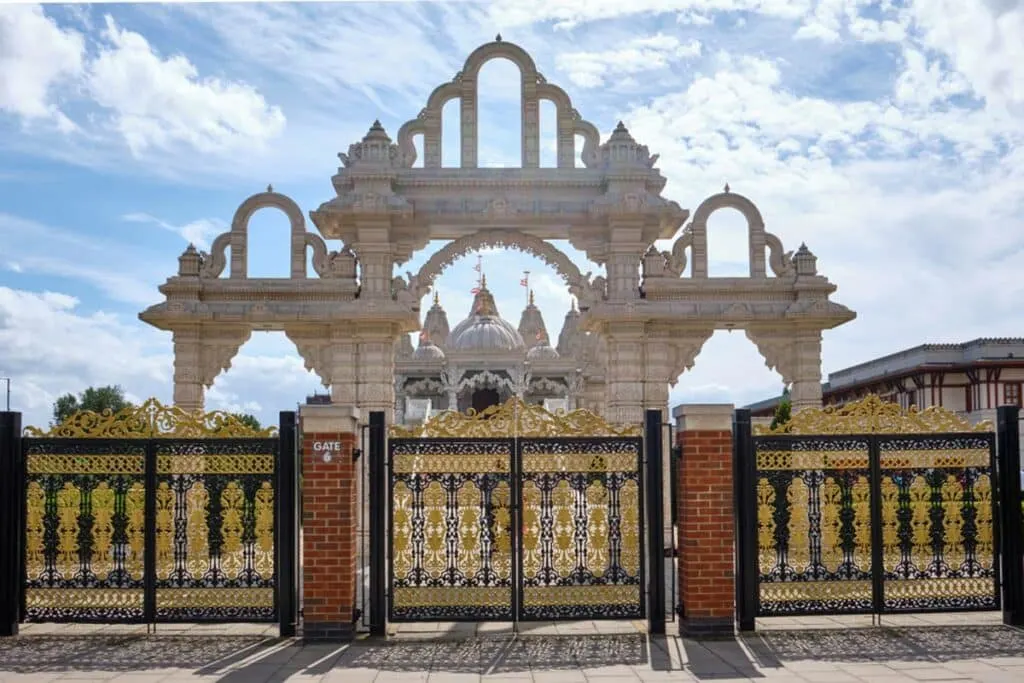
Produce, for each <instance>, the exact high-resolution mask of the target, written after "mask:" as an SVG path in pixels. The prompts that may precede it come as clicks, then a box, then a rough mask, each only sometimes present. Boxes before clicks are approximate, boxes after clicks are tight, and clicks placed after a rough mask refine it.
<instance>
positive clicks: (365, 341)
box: [356, 324, 397, 422]
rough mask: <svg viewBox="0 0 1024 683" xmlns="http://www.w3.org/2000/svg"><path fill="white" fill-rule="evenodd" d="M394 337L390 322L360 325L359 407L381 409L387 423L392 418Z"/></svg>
mask: <svg viewBox="0 0 1024 683" xmlns="http://www.w3.org/2000/svg"><path fill="white" fill-rule="evenodd" d="M396 336H397V335H396V334H395V333H394V330H393V329H392V325H391V324H385V325H379V326H378V325H366V326H363V327H361V328H360V330H359V332H358V348H357V352H356V355H357V359H358V364H357V374H358V386H357V394H358V405H359V409H360V411H361V413H366V414H368V413H369V412H370V411H374V410H381V411H384V414H385V419H386V420H387V421H388V422H392V421H393V420H394V409H395V337H396Z"/></svg>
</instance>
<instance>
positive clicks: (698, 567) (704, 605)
mask: <svg viewBox="0 0 1024 683" xmlns="http://www.w3.org/2000/svg"><path fill="white" fill-rule="evenodd" d="M732 413H733V406H731V405H728V404H714V405H681V406H677V407H676V409H675V410H674V411H673V417H675V418H676V426H677V429H678V438H679V442H680V445H681V446H682V450H683V454H682V458H681V460H680V462H679V479H678V486H679V491H678V499H677V500H678V505H679V509H678V515H679V561H678V569H679V633H680V635H681V636H683V637H688V638H719V637H731V636H732V635H733V633H734V624H735V595H736V592H735V566H734V558H733V548H734V542H733V536H734V528H733V516H734V511H733V491H732Z"/></svg>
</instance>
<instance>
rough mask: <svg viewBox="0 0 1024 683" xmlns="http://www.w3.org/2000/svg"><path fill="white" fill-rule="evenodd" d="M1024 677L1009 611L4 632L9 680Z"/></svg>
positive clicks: (387, 682)
mask: <svg viewBox="0 0 1024 683" xmlns="http://www.w3.org/2000/svg"><path fill="white" fill-rule="evenodd" d="M58 680H59V681H65V680H76V681H107V680H111V681H149V682H152V683H156V682H157V681H168V682H170V681H193V682H197V683H198V682H200V681H227V682H234V681H238V682H240V683H241V682H244V683H264V682H270V681H322V682H325V683H326V682H331V681H336V682H337V683H398V682H399V681H401V682H403V683H405V682H413V683H414V682H416V681H420V682H429V683H485V682H495V683H499V682H500V683H527V682H528V681H533V682H535V683H587V682H588V681H598V682H599V683H624V682H625V681H630V682H633V683H637V682H641V681H642V682H654V681H663V680H664V681H715V682H716V683H727V682H729V681H761V680H763V681H764V682H765V683H772V682H774V681H794V682H796V683H802V682H805V683H815V682H819V681H820V682H821V683H843V682H854V683H856V682H860V681H863V682H865V683H897V682H898V681H903V682H911V681H978V682H981V683H1004V682H1005V683H1010V682H1013V683H1021V682H1024V631H1020V630H1017V629H1012V628H1006V627H1003V626H1001V625H1000V624H999V620H998V615H996V614H984V615H948V614H945V615H934V616H929V615H924V616H906V617H902V616H901V617H886V618H885V619H884V620H883V622H882V626H880V627H879V626H872V625H871V619H870V617H866V618H857V617H853V618H830V617H821V618H803V619H773V620H764V621H763V622H759V624H758V633H757V634H756V635H751V636H746V637H743V638H738V639H736V640H729V641H721V642H705V643H696V642H693V641H690V640H686V639H680V638H677V637H675V636H673V635H669V636H667V637H648V636H647V635H646V634H645V633H643V624H642V623H629V622H578V623H571V624H536V625H531V626H529V627H524V628H522V629H521V630H520V633H519V634H517V635H513V634H512V633H511V627H510V626H509V625H502V624H495V625H480V626H476V625H464V624H431V625H422V624H418V625H403V626H401V627H396V628H394V629H393V635H392V636H391V637H390V638H389V639H388V640H387V641H386V642H373V641H370V640H361V641H359V642H357V643H354V644H352V645H348V646H338V645H310V646H302V645H301V644H299V643H296V642H292V641H289V640H281V639H278V638H277V637H276V633H275V630H274V629H271V628H266V627H263V626H254V625H244V624H243V625H229V626H222V625H218V626H206V625H161V626H159V627H158V629H157V633H156V634H155V635H153V634H150V635H147V634H146V630H145V627H124V626H82V625H74V626H64V625H46V624H42V625H35V624H33V625H27V626H25V627H24V629H23V632H22V635H20V636H18V637H16V638H9V639H0V681H3V682H5V683H6V682H7V681H12V682H13V681H58Z"/></svg>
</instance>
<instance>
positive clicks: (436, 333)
mask: <svg viewBox="0 0 1024 683" xmlns="http://www.w3.org/2000/svg"><path fill="white" fill-rule="evenodd" d="M423 329H424V331H425V332H426V333H427V337H428V338H430V339H436V340H438V341H440V343H442V344H443V343H444V340H446V339H448V334H449V333H450V332H451V328H450V327H449V325H448V314H447V313H446V312H445V310H444V308H442V307H441V300H440V298H439V297H438V295H437V292H436V291H435V292H434V303H433V305H432V306H431V307H430V308H429V309H428V310H427V316H426V318H425V319H424V321H423Z"/></svg>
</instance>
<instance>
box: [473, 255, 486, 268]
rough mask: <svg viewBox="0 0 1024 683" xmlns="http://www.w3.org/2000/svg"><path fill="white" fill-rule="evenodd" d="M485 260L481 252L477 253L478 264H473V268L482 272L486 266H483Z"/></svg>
mask: <svg viewBox="0 0 1024 683" xmlns="http://www.w3.org/2000/svg"><path fill="white" fill-rule="evenodd" d="M483 261H484V257H483V256H481V255H480V254H477V255H476V265H475V266H473V270H475V271H476V272H478V273H479V272H481V271H482V270H483V267H484V266H483Z"/></svg>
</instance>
